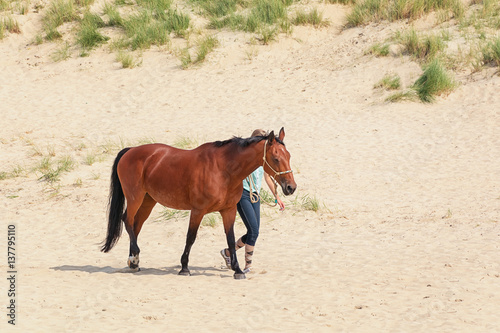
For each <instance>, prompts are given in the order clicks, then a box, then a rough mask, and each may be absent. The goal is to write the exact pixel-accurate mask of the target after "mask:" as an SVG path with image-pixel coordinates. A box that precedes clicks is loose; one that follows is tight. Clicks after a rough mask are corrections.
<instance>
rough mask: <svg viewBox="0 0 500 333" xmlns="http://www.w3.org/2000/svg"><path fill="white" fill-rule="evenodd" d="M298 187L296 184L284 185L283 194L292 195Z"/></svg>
mask: <svg viewBox="0 0 500 333" xmlns="http://www.w3.org/2000/svg"><path fill="white" fill-rule="evenodd" d="M296 189H297V185H296V184H293V185H292V184H286V185H285V186H282V190H283V194H284V195H291V194H293V192H295V190H296Z"/></svg>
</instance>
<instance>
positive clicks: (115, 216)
mask: <svg viewBox="0 0 500 333" xmlns="http://www.w3.org/2000/svg"><path fill="white" fill-rule="evenodd" d="M129 149H130V148H125V149H123V150H122V151H120V152H119V153H118V155H117V156H116V158H115V162H114V164H113V169H112V171H111V187H110V189H109V203H108V213H109V220H108V234H107V236H106V240H105V241H104V245H103V246H102V248H101V251H102V252H108V251H109V250H111V249H112V248H113V246H114V245H115V244H116V242H117V241H118V238H120V235H121V233H122V215H123V208H124V206H125V196H124V195H123V190H122V184H121V183H120V178H118V172H117V170H116V169H117V167H118V162H120V159H121V158H122V157H123V155H124V154H125V153H126V152H127V151H128V150H129Z"/></svg>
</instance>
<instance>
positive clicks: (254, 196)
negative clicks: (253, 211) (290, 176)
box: [247, 140, 293, 207]
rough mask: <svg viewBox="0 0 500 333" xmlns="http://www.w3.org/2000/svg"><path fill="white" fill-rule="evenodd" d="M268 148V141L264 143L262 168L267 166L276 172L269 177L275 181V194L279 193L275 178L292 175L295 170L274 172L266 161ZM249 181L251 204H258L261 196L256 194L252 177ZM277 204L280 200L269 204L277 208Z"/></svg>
mask: <svg viewBox="0 0 500 333" xmlns="http://www.w3.org/2000/svg"><path fill="white" fill-rule="evenodd" d="M266 147H267V140H266V142H265V143H264V156H263V157H262V160H263V161H264V162H263V163H262V168H264V166H265V165H266V164H267V166H268V167H269V169H271V171H272V172H274V176H271V175H269V177H271V179H272V180H273V183H274V193H278V192H277V190H278V182H277V181H276V179H275V177H276V176H280V175H286V174H287V173H292V172H293V170H292V169H290V170H286V171H279V172H278V171H276V170H274V169H273V167H272V166H271V165H270V164H269V162H268V161H267V160H266ZM264 170H265V169H264ZM247 180H248V183H249V185H250V202H252V203H256V202H258V201H259V199H260V195H259V194H258V193H256V192H254V189H255V188H256V186H255V184H254V183H253V180H252V177H250V176H248V178H247ZM277 203H278V200H274V205H271V204H268V205H269V206H272V207H274V206H276V204H277Z"/></svg>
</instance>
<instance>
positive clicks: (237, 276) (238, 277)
mask: <svg viewBox="0 0 500 333" xmlns="http://www.w3.org/2000/svg"><path fill="white" fill-rule="evenodd" d="M246 278H247V277H246V276H245V273H234V279H235V280H243V279H246Z"/></svg>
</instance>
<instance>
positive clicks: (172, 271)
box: [50, 265, 229, 276]
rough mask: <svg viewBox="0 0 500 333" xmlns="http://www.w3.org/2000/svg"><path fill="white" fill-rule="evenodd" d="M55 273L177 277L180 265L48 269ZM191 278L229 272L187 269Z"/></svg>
mask: <svg viewBox="0 0 500 333" xmlns="http://www.w3.org/2000/svg"><path fill="white" fill-rule="evenodd" d="M50 269H53V270H55V271H63V272H87V273H91V274H92V273H106V274H127V273H134V275H178V274H179V270H180V269H181V266H180V265H176V266H171V267H164V268H148V267H141V268H140V269H139V270H135V269H130V268H128V267H124V268H115V267H111V266H104V267H99V266H93V265H85V266H73V265H62V266H55V267H50ZM189 270H190V271H191V275H192V276H196V275H203V276H218V275H219V276H220V275H221V273H224V272H226V273H227V272H229V271H228V270H222V269H217V268H215V267H196V266H193V267H189Z"/></svg>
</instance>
